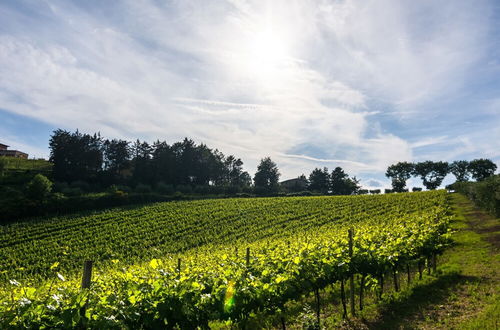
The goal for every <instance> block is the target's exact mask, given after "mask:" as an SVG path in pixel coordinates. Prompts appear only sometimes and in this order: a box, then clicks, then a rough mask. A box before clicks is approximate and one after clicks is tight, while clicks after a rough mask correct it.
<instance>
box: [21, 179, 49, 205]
mask: <svg viewBox="0 0 500 330" xmlns="http://www.w3.org/2000/svg"><path fill="white" fill-rule="evenodd" d="M51 189H52V182H51V181H50V180H49V179H47V177H46V176H44V175H42V174H37V175H35V176H34V177H33V179H31V181H30V182H28V183H27V184H26V187H25V191H26V197H28V198H29V199H31V200H35V201H42V200H44V199H45V198H47V196H48V195H49V194H50V191H51Z"/></svg>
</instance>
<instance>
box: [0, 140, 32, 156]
mask: <svg viewBox="0 0 500 330" xmlns="http://www.w3.org/2000/svg"><path fill="white" fill-rule="evenodd" d="M8 149H9V146H8V145H6V144H2V143H0V157H2V156H5V157H17V158H26V159H27V158H28V154H27V153H24V152H22V151H19V150H8Z"/></svg>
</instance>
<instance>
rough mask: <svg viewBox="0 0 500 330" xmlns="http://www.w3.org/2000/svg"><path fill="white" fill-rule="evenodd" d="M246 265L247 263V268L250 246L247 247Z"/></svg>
mask: <svg viewBox="0 0 500 330" xmlns="http://www.w3.org/2000/svg"><path fill="white" fill-rule="evenodd" d="M246 265H247V268H248V267H249V266H250V248H249V247H247V256H246Z"/></svg>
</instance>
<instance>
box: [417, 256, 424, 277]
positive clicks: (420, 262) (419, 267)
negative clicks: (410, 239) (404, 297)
mask: <svg viewBox="0 0 500 330" xmlns="http://www.w3.org/2000/svg"><path fill="white" fill-rule="evenodd" d="M422 266H423V265H422V260H418V279H419V280H421V279H422V272H423V270H422Z"/></svg>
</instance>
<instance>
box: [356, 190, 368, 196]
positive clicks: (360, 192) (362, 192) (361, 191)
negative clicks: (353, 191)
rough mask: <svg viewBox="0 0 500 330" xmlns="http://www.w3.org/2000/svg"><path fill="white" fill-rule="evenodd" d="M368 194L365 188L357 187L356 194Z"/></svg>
mask: <svg viewBox="0 0 500 330" xmlns="http://www.w3.org/2000/svg"><path fill="white" fill-rule="evenodd" d="M366 194H368V190H367V189H359V190H358V195H366Z"/></svg>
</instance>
